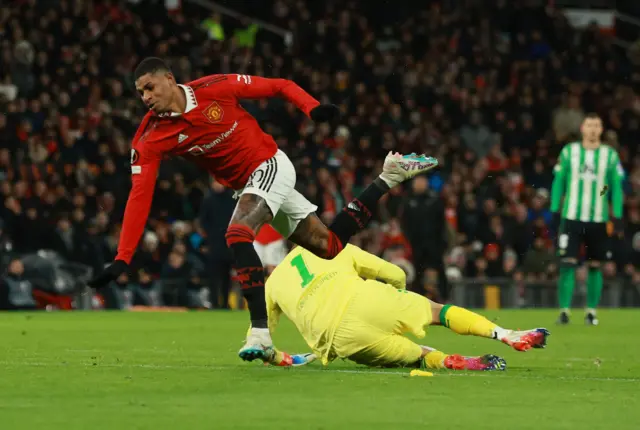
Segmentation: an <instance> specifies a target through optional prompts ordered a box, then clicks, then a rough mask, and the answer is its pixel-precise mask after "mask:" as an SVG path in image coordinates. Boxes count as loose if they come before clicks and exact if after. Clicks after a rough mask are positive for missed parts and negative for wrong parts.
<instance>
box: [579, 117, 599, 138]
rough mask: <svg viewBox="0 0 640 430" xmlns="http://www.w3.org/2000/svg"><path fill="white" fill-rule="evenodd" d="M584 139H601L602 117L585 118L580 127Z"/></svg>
mask: <svg viewBox="0 0 640 430" xmlns="http://www.w3.org/2000/svg"><path fill="white" fill-rule="evenodd" d="M580 131H581V132H582V139H583V140H585V141H587V142H591V143H595V142H599V141H600V135H602V120H601V119H600V118H585V120H584V121H583V122H582V127H581V128H580Z"/></svg>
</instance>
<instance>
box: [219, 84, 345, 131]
mask: <svg viewBox="0 0 640 430" xmlns="http://www.w3.org/2000/svg"><path fill="white" fill-rule="evenodd" d="M227 77H228V79H227V81H226V85H227V86H228V88H229V90H230V91H231V92H232V94H233V95H234V97H235V98H237V99H261V98H268V97H282V98H284V99H285V100H287V101H289V102H290V103H293V104H294V105H296V107H297V108H298V109H300V110H301V111H302V112H304V113H305V115H307V116H308V117H310V118H312V119H313V120H314V121H329V120H331V119H333V118H334V117H337V116H338V113H339V112H338V108H337V106H334V105H321V104H320V102H319V101H318V100H316V99H315V98H314V97H313V96H311V95H310V94H309V93H307V92H306V91H305V90H303V89H302V88H300V86H298V84H296V83H295V82H293V81H290V80H288V79H280V78H263V77H260V76H252V75H233V74H232V75H227Z"/></svg>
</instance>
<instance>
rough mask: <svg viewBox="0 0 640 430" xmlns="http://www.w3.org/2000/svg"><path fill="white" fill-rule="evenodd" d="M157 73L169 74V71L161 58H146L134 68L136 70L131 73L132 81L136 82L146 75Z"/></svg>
mask: <svg viewBox="0 0 640 430" xmlns="http://www.w3.org/2000/svg"><path fill="white" fill-rule="evenodd" d="M157 72H163V73H166V72H169V73H171V69H170V68H169V66H167V63H165V62H164V60H162V59H161V58H158V57H147V58H145V59H144V60H142V61H141V62H140V64H138V67H136V70H135V71H134V72H133V80H134V81H137V80H138V79H139V78H140V77H141V76H144V75H146V74H147V73H151V74H153V73H157Z"/></svg>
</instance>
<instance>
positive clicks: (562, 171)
mask: <svg viewBox="0 0 640 430" xmlns="http://www.w3.org/2000/svg"><path fill="white" fill-rule="evenodd" d="M568 152H569V149H568V146H565V147H564V148H563V149H562V152H560V157H558V162H557V163H556V166H555V167H554V169H553V173H554V176H553V184H552V185H551V205H550V208H549V209H550V210H551V212H552V213H553V214H554V218H556V222H558V218H559V217H560V203H561V202H562V196H563V195H564V192H565V189H566V184H567V173H568V172H567V169H568V165H569V163H568V159H569V158H568V157H569V154H568ZM556 228H558V226H556Z"/></svg>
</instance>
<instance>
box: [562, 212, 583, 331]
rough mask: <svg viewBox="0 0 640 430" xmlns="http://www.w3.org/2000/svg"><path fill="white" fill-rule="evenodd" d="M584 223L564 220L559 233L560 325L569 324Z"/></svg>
mask: <svg viewBox="0 0 640 430" xmlns="http://www.w3.org/2000/svg"><path fill="white" fill-rule="evenodd" d="M581 229H582V223H581V222H579V221H572V220H567V219H563V220H562V221H561V223H560V231H559V232H558V233H559V234H558V244H557V249H558V250H557V254H558V257H559V259H560V264H559V272H560V273H559V276H558V305H559V307H560V316H559V317H558V320H557V323H558V324H568V323H569V316H570V309H571V299H572V298H573V290H574V288H575V285H576V268H577V266H578V256H579V252H580V243H581V240H582V232H581Z"/></svg>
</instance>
